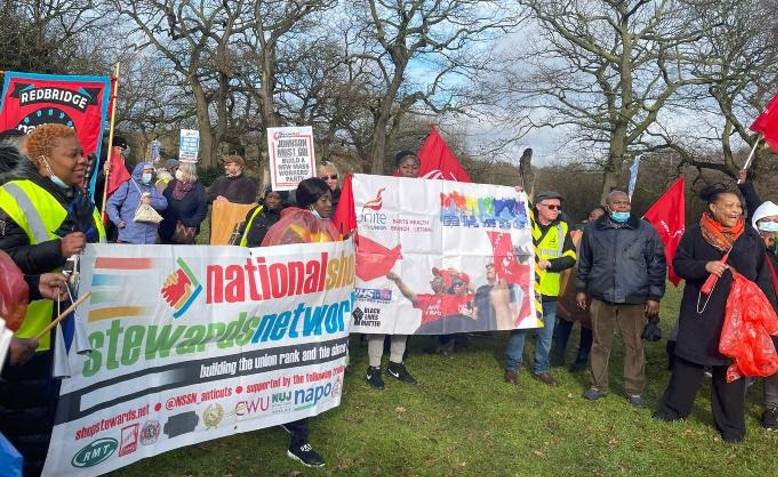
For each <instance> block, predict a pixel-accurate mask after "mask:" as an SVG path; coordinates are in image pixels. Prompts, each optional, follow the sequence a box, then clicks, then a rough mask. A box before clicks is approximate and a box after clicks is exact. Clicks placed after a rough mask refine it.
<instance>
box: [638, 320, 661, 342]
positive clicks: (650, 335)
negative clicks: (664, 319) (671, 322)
mask: <svg viewBox="0 0 778 477" xmlns="http://www.w3.org/2000/svg"><path fill="white" fill-rule="evenodd" d="M641 336H642V338H643V339H644V340H646V341H649V342H652V343H653V342H654V341H659V340H661V339H662V329H661V328H660V327H659V317H658V316H652V317H651V318H649V319H648V323H646V327H645V328H643V334H642V335H641Z"/></svg>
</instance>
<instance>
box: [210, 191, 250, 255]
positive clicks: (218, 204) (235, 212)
mask: <svg viewBox="0 0 778 477" xmlns="http://www.w3.org/2000/svg"><path fill="white" fill-rule="evenodd" d="M256 206H257V204H236V203H233V202H230V201H227V200H215V201H213V204H212V205H211V229H210V230H211V238H210V240H209V243H210V244H211V245H227V244H229V243H230V242H231V241H232V238H233V233H235V232H236V229H237V227H238V226H239V225H240V224H241V223H243V221H244V220H245V219H246V214H248V213H249V211H250V210H251V209H253V208H254V207H256Z"/></svg>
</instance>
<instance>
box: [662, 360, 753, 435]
mask: <svg viewBox="0 0 778 477" xmlns="http://www.w3.org/2000/svg"><path fill="white" fill-rule="evenodd" d="M704 373H705V366H703V365H700V364H696V363H692V362H690V361H686V360H684V359H681V358H678V357H676V358H675V363H674V364H673V371H672V374H671V375H670V382H669V383H668V385H667V389H666V390H665V393H664V395H663V396H662V400H661V401H660V403H659V407H658V408H657V410H656V412H655V413H654V417H656V418H658V419H662V420H666V421H672V420H676V419H683V418H685V417H687V416H688V415H689V414H690V413H691V412H692V407H693V406H694V399H695V398H696V397H697V391H699V389H700V385H701V384H702V379H703V376H704ZM712 373H713V383H712V389H711V409H712V410H713V422H714V423H715V425H716V429H718V431H719V433H721V437H722V438H723V439H724V440H725V441H727V442H737V441H741V440H743V438H744V437H745V436H746V422H745V391H746V380H745V379H738V380H736V381H734V382H732V383H729V384H727V366H713V367H712Z"/></svg>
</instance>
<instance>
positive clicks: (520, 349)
mask: <svg viewBox="0 0 778 477" xmlns="http://www.w3.org/2000/svg"><path fill="white" fill-rule="evenodd" d="M561 213H562V195H561V194H559V193H557V192H550V191H547V192H540V193H538V195H537V196H536V197H535V207H534V208H533V220H532V242H533V244H534V245H535V260H536V262H537V266H536V273H538V279H539V280H540V293H541V295H542V300H543V328H541V329H540V330H538V331H537V338H536V341H535V363H534V366H535V369H534V372H533V374H532V376H533V377H534V378H535V379H537V380H538V381H540V382H542V383H544V384H547V385H549V386H557V385H558V383H557V381H556V380H555V379H554V378H553V376H551V374H549V372H548V369H549V367H550V363H549V352H550V351H551V341H552V337H553V335H554V323H555V321H556V302H557V297H559V272H561V271H562V270H565V269H567V268H571V267H572V266H573V265H575V246H574V245H573V241H572V240H571V238H570V230H569V227H568V225H567V222H565V221H563V220H562V219H561V217H560V215H561ZM528 333H529V331H528V330H514V331H512V332H511V336H510V338H509V339H508V353H507V354H508V359H507V363H506V371H505V381H506V382H509V383H511V384H516V378H517V374H516V373H517V372H518V371H519V369H520V368H521V363H522V358H523V354H524V342H525V341H526V338H527V334H528Z"/></svg>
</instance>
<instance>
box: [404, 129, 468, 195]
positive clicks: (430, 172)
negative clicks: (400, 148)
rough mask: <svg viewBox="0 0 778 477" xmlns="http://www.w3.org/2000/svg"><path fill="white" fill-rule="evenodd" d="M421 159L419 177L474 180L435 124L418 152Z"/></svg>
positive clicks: (461, 180)
mask: <svg viewBox="0 0 778 477" xmlns="http://www.w3.org/2000/svg"><path fill="white" fill-rule="evenodd" d="M417 156H419V160H421V168H420V169H419V177H422V178H424V179H445V180H449V181H458V182H472V180H470V176H469V175H468V174H467V171H465V170H464V169H463V168H462V165H461V164H460V163H459V161H458V160H457V157H456V156H455V155H454V153H453V152H451V149H449V148H448V144H446V141H444V140H443V138H442V137H441V136H440V133H439V132H438V130H437V129H435V126H433V127H432V131H430V134H429V136H427V140H426V141H424V145H422V146H421V149H419V152H418V154H417Z"/></svg>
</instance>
